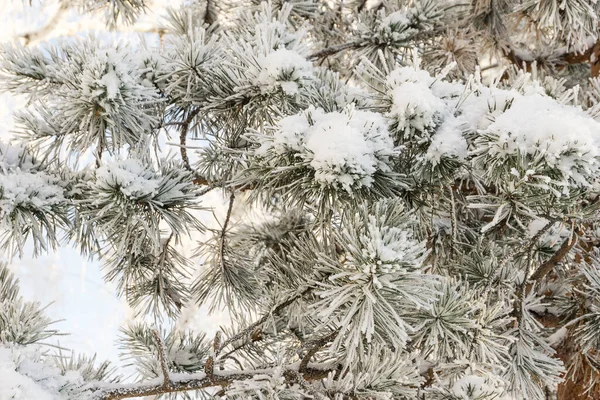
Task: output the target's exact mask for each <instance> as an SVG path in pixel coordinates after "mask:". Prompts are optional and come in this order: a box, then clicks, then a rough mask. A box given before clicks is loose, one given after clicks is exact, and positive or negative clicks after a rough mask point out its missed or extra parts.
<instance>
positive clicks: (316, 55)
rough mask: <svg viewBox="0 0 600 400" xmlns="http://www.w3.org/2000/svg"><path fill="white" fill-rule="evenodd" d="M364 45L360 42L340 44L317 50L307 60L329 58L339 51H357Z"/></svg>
mask: <svg viewBox="0 0 600 400" xmlns="http://www.w3.org/2000/svg"><path fill="white" fill-rule="evenodd" d="M364 45H365V43H364V41H362V40H361V41H354V42H348V43H342V44H336V45H334V46H330V47H327V48H324V49H322V50H319V51H317V52H315V53H312V54H311V55H309V56H308V57H307V58H308V59H309V60H314V59H317V60H318V59H320V58H325V57H329V56H331V55H333V54H336V53H339V52H340V51H344V50H348V49H358V48H360V47H363V46H364Z"/></svg>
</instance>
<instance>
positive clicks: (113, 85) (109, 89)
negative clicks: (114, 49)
mask: <svg viewBox="0 0 600 400" xmlns="http://www.w3.org/2000/svg"><path fill="white" fill-rule="evenodd" d="M99 83H100V84H101V85H102V86H104V87H105V88H106V97H107V98H108V99H109V100H114V99H116V98H117V95H118V94H119V86H120V85H121V80H120V79H119V77H118V76H117V73H116V72H115V70H114V68H110V71H108V72H107V73H106V74H104V76H103V77H102V78H101V79H100V81H99Z"/></svg>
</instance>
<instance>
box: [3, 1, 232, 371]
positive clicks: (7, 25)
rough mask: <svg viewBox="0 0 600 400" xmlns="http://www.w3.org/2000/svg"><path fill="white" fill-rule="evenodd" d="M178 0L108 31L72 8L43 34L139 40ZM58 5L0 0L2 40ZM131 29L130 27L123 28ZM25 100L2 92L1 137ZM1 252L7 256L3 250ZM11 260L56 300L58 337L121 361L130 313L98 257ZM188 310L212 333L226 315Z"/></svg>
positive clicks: (23, 278)
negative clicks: (121, 332)
mask: <svg viewBox="0 0 600 400" xmlns="http://www.w3.org/2000/svg"><path fill="white" fill-rule="evenodd" d="M177 3H180V0H177V1H169V0H153V1H152V2H151V4H150V13H149V15H146V16H143V17H141V18H140V20H139V21H138V23H136V25H134V27H133V28H129V29H128V28H127V27H124V28H123V27H122V28H123V29H121V32H120V33H110V32H107V31H106V30H105V27H104V22H103V16H102V15H96V16H93V17H91V16H87V15H86V16H81V15H78V14H77V13H76V12H74V11H69V12H68V13H67V14H66V15H63V18H61V20H60V22H59V23H58V24H57V26H56V28H55V29H54V30H52V31H51V32H49V33H48V34H47V35H46V36H45V40H52V39H53V38H56V37H59V36H61V35H85V34H87V33H94V34H97V35H99V36H102V37H107V38H110V37H113V38H115V39H119V40H127V41H131V42H133V43H139V36H138V35H139V34H138V33H134V32H131V30H134V31H138V32H139V31H148V30H149V28H151V27H152V26H156V25H157V22H158V21H159V16H160V15H163V14H164V10H165V7H166V6H167V5H170V6H175V5H176V4H177ZM42 4H43V6H42ZM57 8H58V2H57V1H56V0H49V1H42V0H33V4H32V6H30V5H29V0H0V21H1V22H2V23H0V42H18V41H19V36H21V35H23V34H24V33H28V32H32V31H36V30H37V29H39V27H41V26H44V25H45V24H46V22H47V21H48V20H49V19H50V18H51V16H52V15H54V13H55V12H56V10H57ZM127 30H129V31H130V32H124V31H127ZM144 38H145V40H146V42H147V43H157V40H158V36H157V35H156V34H152V33H150V34H148V33H146V34H144ZM34 45H35V44H34ZM25 106H26V105H25V102H24V100H23V99H20V98H15V97H13V96H11V95H9V94H2V95H0V140H3V141H8V140H10V137H11V129H12V114H13V112H14V111H15V110H17V109H19V108H22V107H25ZM205 197H207V198H206V199H205V200H208V201H206V202H205V204H206V203H212V204H215V205H223V204H224V200H223V198H222V196H221V195H220V193H218V192H215V193H210V194H209V195H208V196H205ZM211 200H212V201H211ZM222 208H223V207H222V206H221V207H217V210H216V215H217V216H219V215H221V214H223V211H224V210H223V211H222V210H220V209H222ZM203 217H204V218H202V219H204V220H205V219H207V218H208V219H212V214H211V213H210V212H205V215H204V216H203ZM207 222H208V221H207ZM190 244H193V243H190ZM0 258H5V257H3V256H2V255H1V254H0ZM10 266H11V269H12V270H13V271H14V273H15V275H16V276H17V277H18V278H19V279H20V282H21V285H20V286H21V293H22V295H23V296H24V297H25V298H26V299H27V300H35V301H39V302H41V303H42V304H44V305H45V304H48V303H52V304H51V305H50V306H49V308H48V309H47V314H48V315H49V316H50V317H51V318H52V319H54V320H63V321H59V322H57V323H56V324H55V325H54V328H56V329H59V330H60V331H62V332H66V333H70V335H68V336H63V337H60V338H59V342H60V345H61V346H63V347H66V348H69V349H73V350H75V351H76V352H78V353H79V352H83V353H86V354H88V355H92V354H94V353H98V356H99V359H109V360H111V361H113V362H115V363H116V364H122V363H120V362H119V357H118V354H119V350H118V348H117V346H116V343H115V340H116V338H117V335H118V328H119V327H120V326H123V325H125V324H126V323H127V321H129V320H131V317H132V313H131V311H130V310H129V308H128V307H127V305H126V303H125V301H124V300H123V299H119V298H117V296H116V294H115V291H114V289H113V285H111V284H107V283H105V282H104V280H103V279H102V276H103V273H102V271H101V264H100V263H99V262H97V261H89V260H86V259H85V258H83V257H81V256H80V255H79V254H78V252H77V250H75V249H72V248H61V249H59V250H58V251H57V252H56V253H50V254H47V255H43V256H40V257H38V258H33V257H31V256H27V255H26V256H24V258H23V259H20V260H19V259H18V258H15V259H13V260H12V262H11V263H10ZM184 316H185V318H182V321H180V326H183V327H186V328H191V329H200V330H203V331H205V332H207V333H208V334H209V335H211V334H214V332H215V331H216V329H217V328H218V325H219V324H222V323H225V322H226V318H225V317H224V316H223V315H220V316H219V315H217V316H214V317H210V318H209V317H208V316H207V314H206V312H204V311H200V312H198V310H196V309H195V307H194V308H193V309H190V310H184ZM54 343H56V341H55V342H54Z"/></svg>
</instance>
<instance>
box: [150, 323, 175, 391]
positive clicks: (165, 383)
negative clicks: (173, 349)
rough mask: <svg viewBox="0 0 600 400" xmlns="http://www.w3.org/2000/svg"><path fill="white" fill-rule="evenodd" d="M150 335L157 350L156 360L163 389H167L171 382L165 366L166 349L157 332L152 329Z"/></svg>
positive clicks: (167, 368)
mask: <svg viewBox="0 0 600 400" xmlns="http://www.w3.org/2000/svg"><path fill="white" fill-rule="evenodd" d="M152 334H153V335H154V340H155V341H156V347H157V348H158V360H159V361H160V369H161V371H162V374H163V387H164V388H168V387H169V386H170V384H171V380H170V378H169V367H168V365H167V349H166V348H165V344H164V343H163V341H162V339H161V338H160V335H159V334H158V331H157V330H155V329H154V330H152Z"/></svg>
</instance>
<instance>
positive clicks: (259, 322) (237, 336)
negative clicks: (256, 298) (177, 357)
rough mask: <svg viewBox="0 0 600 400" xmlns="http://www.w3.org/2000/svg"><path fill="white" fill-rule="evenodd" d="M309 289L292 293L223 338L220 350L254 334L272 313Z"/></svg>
mask: <svg viewBox="0 0 600 400" xmlns="http://www.w3.org/2000/svg"><path fill="white" fill-rule="evenodd" d="M310 290H311V288H306V289H304V290H302V291H299V292H296V293H295V294H293V295H292V296H290V297H288V298H287V299H286V300H284V301H283V302H281V303H279V304H278V305H276V306H275V307H274V308H273V309H272V310H271V311H270V312H268V313H266V314H265V315H263V316H262V317H261V318H260V319H258V320H257V321H256V322H254V323H252V324H250V325H248V326H247V327H246V328H244V329H243V330H242V331H240V332H238V333H237V334H235V335H233V336H231V337H230V338H228V339H227V340H225V341H224V342H223V344H222V345H221V350H223V349H224V348H225V347H227V346H228V345H230V344H232V343H235V342H237V341H238V340H241V339H245V338H247V337H251V335H252V334H254V333H255V332H256V331H257V329H258V328H260V327H261V326H262V324H264V323H265V322H267V320H268V319H269V318H270V317H271V316H272V315H276V314H278V313H279V312H280V311H281V310H283V309H284V308H286V307H287V306H289V305H290V304H292V303H293V302H294V301H296V300H298V299H299V298H300V297H302V296H304V295H305V294H306V293H308V292H309V291H310ZM245 343H246V340H244V344H245ZM240 347H241V346H240Z"/></svg>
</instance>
